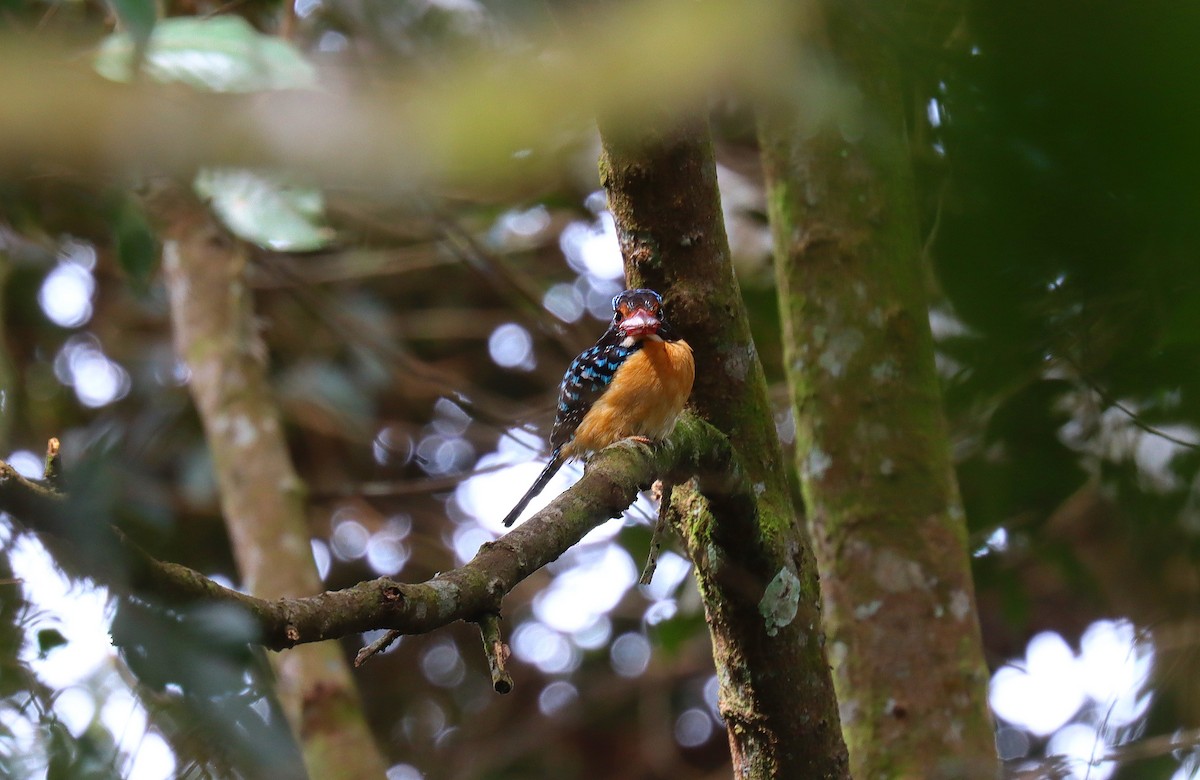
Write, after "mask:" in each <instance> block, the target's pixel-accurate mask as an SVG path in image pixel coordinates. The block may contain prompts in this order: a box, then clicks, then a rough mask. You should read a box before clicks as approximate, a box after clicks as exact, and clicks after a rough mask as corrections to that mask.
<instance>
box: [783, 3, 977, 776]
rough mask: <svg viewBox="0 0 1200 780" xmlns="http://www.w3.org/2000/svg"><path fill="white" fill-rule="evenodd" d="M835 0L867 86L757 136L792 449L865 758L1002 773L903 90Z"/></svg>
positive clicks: (832, 31)
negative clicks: (848, 103)
mask: <svg viewBox="0 0 1200 780" xmlns="http://www.w3.org/2000/svg"><path fill="white" fill-rule="evenodd" d="M827 5H829V4H827ZM830 14H831V15H830V18H829V20H827V23H828V27H827V30H826V35H827V37H826V38H825V40H821V41H815V42H814V44H815V45H816V46H819V47H824V48H825V50H826V53H827V54H828V55H829V56H830V58H831V59H832V60H833V61H834V62H835V63H836V64H837V65H838V66H839V67H840V68H841V69H842V73H841V75H842V76H843V77H846V78H848V79H849V80H850V81H851V82H852V83H853V84H854V85H856V86H857V89H859V90H860V91H861V97H862V98H863V100H862V101H861V103H860V104H858V107H857V108H856V109H855V110H854V111H853V113H847V114H843V115H839V116H837V117H836V120H837V121H836V122H828V123H826V126H824V127H823V128H822V129H820V130H819V131H818V132H816V133H813V132H812V131H811V129H809V130H807V131H805V130H801V127H802V126H803V117H802V116H800V112H799V111H792V110H789V109H780V108H775V109H770V110H767V111H764V113H763V117H762V119H761V121H760V136H761V141H762V147H763V160H764V167H765V171H766V177H767V187H768V203H769V210H770V219H771V224H772V230H773V233H774V241H775V255H776V270H777V277H778V290H779V301H780V309H781V313H782V318H783V326H784V331H785V332H784V348H785V364H786V366H787V373H788V379H789V384H790V388H791V393H792V401H793V404H794V412H795V416H796V458H797V464H798V467H799V470H800V474H801V481H802V485H803V491H804V497H805V503H806V509H807V515H808V518H809V523H810V527H811V532H812V535H813V539H814V545H815V550H816V553H817V557H818V561H819V564H820V569H821V585H822V594H823V597H824V601H825V626H826V630H827V631H828V633H829V636H830V643H829V645H828V650H829V656H830V660H831V662H832V663H833V668H834V675H835V681H836V683H837V690H838V698H839V700H840V702H841V720H842V727H843V730H844V733H845V735H846V741H847V744H848V746H849V749H850V765H851V771H852V774H853V775H854V776H855V777H861V778H871V779H872V780H876V779H879V780H882V779H883V778H930V777H945V778H950V777H954V778H983V777H989V776H994V775H995V773H996V771H997V763H996V754H995V747H994V741H993V730H992V723H991V719H990V714H989V710H988V702H987V680H988V672H987V667H986V666H985V663H984V660H983V653H982V645H981V639H980V633H979V623H978V618H977V615H976V611H975V598H974V588H973V585H972V581H971V572H970V566H969V562H970V559H969V556H968V551H967V547H966V526H965V522H964V516H963V509H962V505H961V502H960V498H959V494H958V486H957V483H956V481H955V476H954V468H953V464H952V462H951V456H950V444H949V439H948V435H947V430H946V423H945V420H944V418H943V413H942V407H941V398H940V391H939V386H938V378H937V375H936V371H935V366H934V349H933V339H932V336H931V333H930V329H929V318H928V309H927V301H926V296H925V293H924V287H923V272H922V265H921V246H920V241H919V236H918V227H917V226H918V222H917V214H916V208H915V192H914V187H913V180H912V172H911V168H910V160H909V150H908V148H907V145H906V137H905V132H904V114H903V102H902V101H903V99H904V93H903V91H902V89H903V87H902V84H901V83H900V81H899V79H898V78H897V76H896V74H897V72H898V71H897V63H896V61H895V59H894V57H893V56H892V55H891V53H889V51H888V49H887V42H886V41H883V40H880V36H879V35H878V34H877V33H874V32H872V31H871V30H870V29H869V24H870V22H869V20H866V19H863V18H850V17H851V15H852V14H850V13H847V12H845V11H844V10H842V9H830ZM810 124H811V123H810Z"/></svg>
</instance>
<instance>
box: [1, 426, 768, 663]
mask: <svg viewBox="0 0 1200 780" xmlns="http://www.w3.org/2000/svg"><path fill="white" fill-rule="evenodd" d="M9 473H11V472H10V470H9V467H8V465H7V464H4V463H3V462H0V475H4V474H9ZM665 475H673V476H674V478H675V480H676V481H679V482H682V481H684V480H686V479H688V478H690V477H691V476H697V477H699V480H698V481H699V485H700V490H701V492H702V493H703V494H704V495H705V496H706V497H708V498H709V499H710V500H711V501H714V502H721V503H727V502H734V503H738V504H741V505H743V506H744V507H745V508H746V511H747V512H749V513H750V514H752V513H753V504H754V502H753V494H752V492H751V489H750V485H749V483H748V482H747V480H746V479H745V476H744V474H743V473H742V469H741V466H740V465H739V462H738V459H737V458H736V457H735V455H734V453H733V451H732V449H731V448H730V446H729V442H728V440H727V439H726V438H725V436H724V435H722V434H721V433H720V432H719V431H717V430H716V429H715V428H713V427H712V426H710V425H708V424H707V423H705V422H704V421H702V420H699V419H697V418H695V417H693V416H690V415H685V416H684V418H683V419H681V420H680V423H679V425H678V426H677V427H676V429H675V433H674V434H672V436H671V437H670V439H668V440H667V441H666V442H664V443H662V444H660V445H658V446H656V447H653V448H652V447H649V446H647V445H644V444H640V443H636V442H633V441H625V442H620V443H618V444H615V445H613V446H612V447H609V448H608V449H606V450H604V451H603V452H601V453H599V454H598V455H596V456H595V458H593V459H592V461H591V463H589V465H588V468H587V469H586V471H585V473H584V475H583V478H582V479H580V480H579V481H578V482H577V483H576V484H575V485H573V486H572V487H571V488H570V489H568V490H567V491H566V492H564V493H563V494H562V495H560V496H558V498H556V499H554V501H552V502H551V503H550V505H549V506H547V507H546V508H545V509H543V510H542V511H540V512H538V513H537V514H535V515H533V517H531V518H530V519H529V520H528V521H526V522H525V523H523V524H522V525H520V526H518V527H517V528H515V529H514V530H513V531H511V532H509V533H508V534H506V535H505V536H503V537H501V538H500V539H498V540H496V541H494V542H489V543H487V544H485V545H483V546H482V547H481V548H480V550H479V552H478V554H476V556H475V557H474V558H473V559H472V560H471V561H470V562H468V563H466V564H464V565H463V566H460V567H458V568H456V569H453V570H451V571H447V572H442V573H440V574H438V575H437V576H436V577H434V578H432V579H430V580H427V581H425V582H422V583H403V582H397V581H395V580H392V579H390V578H387V577H381V578H379V579H375V580H370V581H367V582H362V583H359V584H358V585H355V586H353V587H349V588H344V589H342V590H336V591H327V592H325V593H320V594H317V595H313V596H305V597H299V598H283V599H260V598H256V597H253V596H249V595H246V594H244V593H240V592H238V591H236V590H232V589H230V588H226V587H224V586H222V585H220V584H218V583H216V582H214V581H213V580H211V579H209V578H208V577H205V576H204V575H203V574H201V573H199V572H197V571H195V570H193V569H189V568H187V567H186V566H180V565H179V564H175V563H170V562H166V561H160V560H157V559H155V558H153V557H152V556H150V555H149V554H147V553H146V552H145V551H143V550H142V549H141V548H139V547H138V546H137V545H136V544H134V543H133V542H132V541H131V540H129V539H128V538H127V537H126V536H125V535H124V534H123V533H122V532H121V531H120V530H119V529H116V528H112V527H108V533H109V534H110V535H111V539H112V541H113V542H115V543H116V546H117V547H118V548H119V549H120V550H122V551H123V552H124V553H125V560H124V561H123V563H124V564H125V571H124V572H119V573H118V574H120V575H121V577H120V579H124V581H125V583H126V590H128V591H129V592H131V593H135V594H137V595H140V596H149V597H151V598H153V599H154V600H156V601H158V602H161V603H166V604H173V605H177V604H186V603H195V602H213V603H225V604H232V605H235V606H237V607H240V608H241V609H243V610H245V611H246V613H248V614H249V615H250V616H251V617H252V618H253V619H254V621H255V622H256V623H257V625H258V626H259V631H260V633H259V642H260V643H261V644H262V645H264V646H266V647H268V648H270V649H273V650H283V649H286V648H290V647H295V646H296V645H300V644H305V643H309V642H320V641H324V640H326V639H337V638H339V637H343V636H347V635H350V634H355V633H360V632H363V631H371V630H375V629H394V630H395V631H398V632H400V633H402V634H420V633H426V632H429V631H433V630H435V629H438V628H441V627H443V626H446V625H448V624H450V623H453V622H455V621H458V620H467V621H474V622H478V621H480V620H483V619H484V618H485V616H488V615H496V614H498V613H499V611H500V606H501V602H502V600H503V598H504V596H505V595H507V594H508V593H509V591H511V590H512V589H513V588H514V587H516V585H517V584H518V583H520V582H521V581H522V580H524V579H525V578H526V577H528V576H529V575H530V574H532V573H533V572H535V571H537V570H538V569H540V568H541V567H543V566H545V565H546V564H548V563H550V562H551V561H554V560H556V559H557V558H558V557H559V556H561V555H562V554H563V553H565V552H566V551H567V550H568V549H570V548H571V547H572V546H573V545H574V544H576V543H577V542H578V541H579V540H580V539H582V538H583V536H584V535H585V534H587V532H588V531H590V530H591V529H592V528H594V527H596V526H598V525H600V524H601V523H603V522H604V521H605V520H608V519H609V518H613V517H619V516H620V515H621V513H622V512H623V511H624V510H625V509H627V508H628V507H629V505H630V504H632V503H633V501H634V499H635V498H636V497H637V493H638V491H639V490H641V489H643V488H645V487H647V486H648V485H650V484H651V483H652V482H653V481H654V480H655V479H656V478H658V477H659V476H665ZM17 484H18V486H19V487H20V488H22V489H23V490H27V491H29V492H36V498H37V499H39V500H38V501H37V502H34V503H31V502H29V501H26V502H10V501H8V500H5V499H7V498H8V497H9V495H10V494H9V491H2V492H0V496H3V498H0V510H4V511H12V512H13V514H14V515H15V516H18V517H20V519H21V520H22V521H23V522H24V523H26V524H27V525H28V526H29V527H31V528H32V529H34V530H46V529H47V528H52V529H54V531H55V532H56V533H57V534H61V533H62V531H63V529H64V527H65V526H64V525H63V524H62V523H48V524H39V514H38V513H37V512H36V511H35V512H32V513H31V512H30V511H29V510H30V509H31V508H34V507H37V506H39V505H41V506H45V504H46V503H48V502H53V503H55V504H58V505H59V506H61V505H63V504H64V503H66V504H69V503H70V501H69V497H65V496H64V495H63V494H59V493H54V492H53V491H50V492H49V493H48V492H47V491H48V489H47V488H44V487H42V486H40V485H36V484H34V486H33V487H28V488H27V487H26V481H20V482H18V483H17ZM35 487H36V491H35V490H34V488H35ZM64 498H66V499H67V500H66V501H65V502H64ZM68 541H69V540H68ZM88 573H89V574H93V576H100V578H101V579H104V580H105V581H106V582H111V581H112V580H113V579H114V577H113V576H112V574H113V573H112V572H109V573H108V574H109V576H104V573H99V574H97V573H95V572H88Z"/></svg>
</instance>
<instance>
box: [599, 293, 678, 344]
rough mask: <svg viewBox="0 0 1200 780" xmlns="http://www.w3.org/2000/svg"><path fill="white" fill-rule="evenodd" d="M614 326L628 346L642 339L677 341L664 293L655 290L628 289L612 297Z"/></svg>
mask: <svg viewBox="0 0 1200 780" xmlns="http://www.w3.org/2000/svg"><path fill="white" fill-rule="evenodd" d="M612 305H613V327H614V328H616V330H617V332H618V333H620V334H621V336H622V338H623V340H624V341H627V342H628V345H630V346H631V345H632V344H633V343H635V342H637V341H641V340H642V339H651V340H654V341H677V340H678V339H679V336H678V335H677V334H676V333H675V329H674V328H672V327H671V324H670V323H669V322H667V317H666V313H665V312H664V311H663V306H662V296H660V295H659V294H658V293H656V292H654V290H625V291H624V292H622V293H618V294H617V295H615V296H613V302H612Z"/></svg>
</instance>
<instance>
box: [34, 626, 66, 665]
mask: <svg viewBox="0 0 1200 780" xmlns="http://www.w3.org/2000/svg"><path fill="white" fill-rule="evenodd" d="M37 643H38V658H45V657H46V656H48V655H50V651H52V650H54V648H56V647H62V646H63V645H65V644H66V643H67V638H66V637H65V636H63V635H62V633H61V632H60V631H59V630H58V629H57V628H43V629H42V630H41V631H38V632H37Z"/></svg>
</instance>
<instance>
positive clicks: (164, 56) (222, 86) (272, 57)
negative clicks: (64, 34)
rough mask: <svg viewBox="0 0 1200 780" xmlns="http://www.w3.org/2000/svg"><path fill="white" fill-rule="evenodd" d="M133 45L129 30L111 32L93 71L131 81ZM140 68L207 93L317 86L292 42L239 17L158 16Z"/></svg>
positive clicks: (134, 39)
mask: <svg viewBox="0 0 1200 780" xmlns="http://www.w3.org/2000/svg"><path fill="white" fill-rule="evenodd" d="M126 1H127V2H136V0H126ZM137 48H138V43H137V37H136V36H135V35H134V34H133V33H132V31H129V32H120V33H116V34H115V35H112V36H109V38H108V39H107V40H105V41H104V43H103V44H101V46H100V51H99V53H98V54H97V55H96V61H95V67H96V70H97V71H98V72H99V73H100V75H102V76H104V77H105V78H108V79H112V80H113V81H131V80H132V79H133V76H134V74H135V73H136V62H137ZM144 68H145V72H146V74H147V75H148V76H149V77H150V78H151V79H153V80H154V81H159V82H164V83H173V82H178V83H183V84H188V85H189V86H192V87H195V88H196V89H199V90H204V91H208V92H258V91H262V90H270V89H314V88H315V87H316V85H317V79H316V71H315V69H314V68H313V66H312V64H311V63H309V62H308V60H306V59H305V58H304V56H303V55H302V54H301V53H300V52H299V51H298V50H297V49H296V48H295V47H293V46H292V45H291V44H289V43H288V42H287V41H284V40H283V39H281V38H277V37H275V36H270V35H263V34H262V33H260V32H258V31H257V30H255V29H254V28H253V27H251V26H250V23H249V22H247V21H246V20H245V19H242V18H241V17H240V16H217V17H213V18H210V19H193V18H184V17H176V18H171V19H164V20H162V21H161V22H160V23H159V24H158V25H157V26H156V27H155V28H154V31H153V34H152V35H151V37H150V43H149V46H148V47H147V49H146V56H145V63H144Z"/></svg>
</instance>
